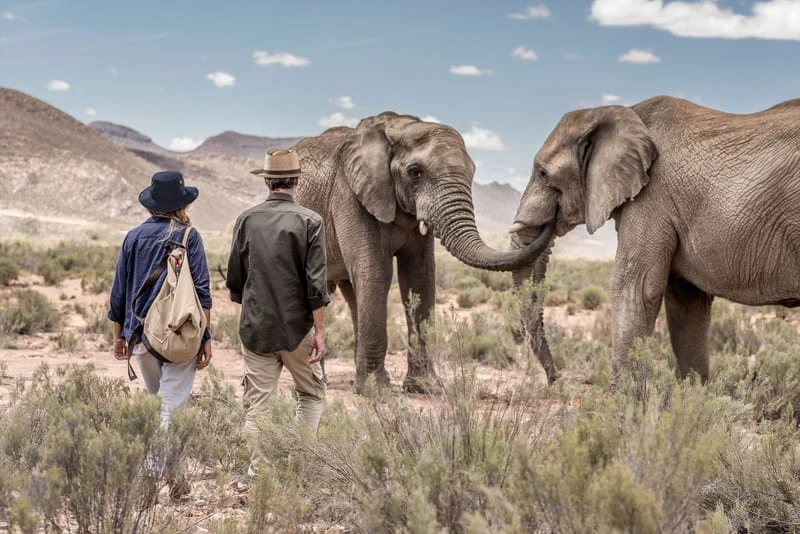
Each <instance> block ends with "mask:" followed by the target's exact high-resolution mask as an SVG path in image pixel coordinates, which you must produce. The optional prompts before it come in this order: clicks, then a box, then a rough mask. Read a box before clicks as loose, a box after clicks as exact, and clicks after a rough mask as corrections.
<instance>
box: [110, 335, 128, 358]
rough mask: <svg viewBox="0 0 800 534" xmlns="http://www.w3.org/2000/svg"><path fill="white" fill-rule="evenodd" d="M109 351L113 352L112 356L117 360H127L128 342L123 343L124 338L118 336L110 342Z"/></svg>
mask: <svg viewBox="0 0 800 534" xmlns="http://www.w3.org/2000/svg"><path fill="white" fill-rule="evenodd" d="M112 345H113V346H112V347H111V352H112V353H114V357H115V358H116V359H118V360H127V359H128V344H127V343H125V339H124V338H121V337H118V338H116V339H114V343H113V344H112Z"/></svg>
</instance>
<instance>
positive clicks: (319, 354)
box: [308, 330, 325, 363]
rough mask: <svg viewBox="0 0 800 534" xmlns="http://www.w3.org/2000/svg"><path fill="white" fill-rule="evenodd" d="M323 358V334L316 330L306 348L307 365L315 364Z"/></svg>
mask: <svg viewBox="0 0 800 534" xmlns="http://www.w3.org/2000/svg"><path fill="white" fill-rule="evenodd" d="M324 357H325V332H323V331H321V330H316V331H315V332H314V337H313V338H312V339H311V345H310V346H309V347H308V363H317V362H318V361H321V360H322V358H324Z"/></svg>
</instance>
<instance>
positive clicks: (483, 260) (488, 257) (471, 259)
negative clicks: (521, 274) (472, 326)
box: [431, 188, 554, 271]
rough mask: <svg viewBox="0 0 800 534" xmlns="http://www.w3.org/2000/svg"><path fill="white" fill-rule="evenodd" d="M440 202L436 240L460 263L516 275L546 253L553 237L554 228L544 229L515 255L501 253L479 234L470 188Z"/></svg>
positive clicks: (433, 219)
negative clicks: (437, 238)
mask: <svg viewBox="0 0 800 534" xmlns="http://www.w3.org/2000/svg"><path fill="white" fill-rule="evenodd" d="M440 198H444V199H446V202H443V203H441V204H439V205H438V206H437V207H436V209H435V210H434V211H433V213H432V215H431V222H432V223H433V226H434V229H435V231H436V234H437V237H439V238H440V239H441V241H442V244H443V245H444V247H445V248H446V249H447V250H448V251H449V252H450V253H451V254H453V256H455V257H456V258H458V259H459V260H460V261H461V262H463V263H465V264H467V265H470V266H472V267H477V268H479V269H486V270H490V271H515V270H519V269H522V268H524V267H525V266H526V265H529V264H531V263H533V262H534V261H535V260H536V259H537V258H538V257H539V256H540V255H541V254H542V252H544V251H545V250H546V249H547V248H548V246H549V244H550V242H551V240H552V236H553V232H554V226H553V225H552V224H550V225H547V226H545V227H544V228H543V229H542V231H541V233H540V235H539V236H538V237H537V238H536V239H535V240H533V241H532V242H531V243H530V244H528V245H526V246H524V247H522V248H520V249H519V250H512V251H507V252H503V251H499V250H496V249H494V248H492V247H490V246H488V245H487V244H486V243H485V242H484V241H483V239H481V236H480V234H479V233H478V227H477V226H476V224H475V209H474V207H473V204H472V195H471V194H470V192H469V190H468V189H467V188H463V189H461V188H459V189H458V190H456V191H450V192H448V194H445V195H442V196H441V197H440Z"/></svg>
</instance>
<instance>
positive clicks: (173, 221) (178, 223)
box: [150, 206, 192, 241]
mask: <svg viewBox="0 0 800 534" xmlns="http://www.w3.org/2000/svg"><path fill="white" fill-rule="evenodd" d="M188 208H189V206H183V207H182V208H178V209H176V210H173V211H168V212H162V211H153V210H150V215H152V216H153V217H163V218H165V219H169V228H167V233H166V235H165V236H164V241H166V240H167V239H169V238H170V236H171V235H172V234H174V233H175V232H176V231H177V230H179V229H180V228H185V227H187V226H191V225H192V220H191V219H190V218H189V213H188Z"/></svg>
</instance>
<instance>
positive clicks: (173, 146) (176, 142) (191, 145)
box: [169, 137, 202, 152]
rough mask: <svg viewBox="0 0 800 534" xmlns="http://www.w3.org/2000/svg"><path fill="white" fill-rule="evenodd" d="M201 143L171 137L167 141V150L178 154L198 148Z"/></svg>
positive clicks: (186, 138)
mask: <svg viewBox="0 0 800 534" xmlns="http://www.w3.org/2000/svg"><path fill="white" fill-rule="evenodd" d="M201 143H202V141H195V140H194V139H192V138H190V137H173V138H172V139H170V140H169V149H170V150H177V151H178V152H187V151H189V150H194V149H195V148H197V147H199V146H200V144H201Z"/></svg>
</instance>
